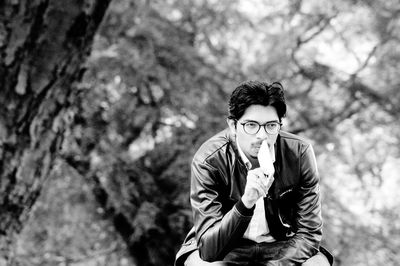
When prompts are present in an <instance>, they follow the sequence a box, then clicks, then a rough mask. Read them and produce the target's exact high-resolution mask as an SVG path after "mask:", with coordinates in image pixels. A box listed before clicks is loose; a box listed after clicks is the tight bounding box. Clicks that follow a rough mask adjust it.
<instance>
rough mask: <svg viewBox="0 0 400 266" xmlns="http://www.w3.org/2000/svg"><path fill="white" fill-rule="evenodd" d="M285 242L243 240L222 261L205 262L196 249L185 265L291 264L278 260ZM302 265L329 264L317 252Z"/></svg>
mask: <svg viewBox="0 0 400 266" xmlns="http://www.w3.org/2000/svg"><path fill="white" fill-rule="evenodd" d="M284 244H285V241H277V242H273V243H255V242H253V241H250V240H243V241H241V243H240V244H238V245H237V247H236V248H234V249H232V250H231V251H230V252H229V253H228V254H227V255H226V256H225V257H224V259H223V260H222V261H215V262H206V261H203V260H202V259H201V258H200V256H199V253H198V251H197V250H196V251H195V252H193V253H192V254H190V255H189V256H188V258H187V259H186V261H185V266H210V265H213V266H217V265H218V266H233V265H251V266H261V265H267V266H292V265H295V264H291V263H288V262H279V260H277V259H278V253H279V251H280V250H281V248H282V247H283V245H284ZM301 265H302V266H329V265H330V263H329V262H328V260H327V258H326V257H325V256H324V255H323V254H322V253H318V254H316V255H315V256H313V257H311V258H310V259H308V260H307V261H306V262H304V263H303V264H301Z"/></svg>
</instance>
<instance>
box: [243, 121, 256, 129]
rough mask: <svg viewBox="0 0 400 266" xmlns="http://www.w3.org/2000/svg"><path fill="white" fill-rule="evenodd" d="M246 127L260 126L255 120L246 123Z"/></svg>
mask: <svg viewBox="0 0 400 266" xmlns="http://www.w3.org/2000/svg"><path fill="white" fill-rule="evenodd" d="M246 127H248V128H256V127H258V124H257V123H254V122H248V123H246Z"/></svg>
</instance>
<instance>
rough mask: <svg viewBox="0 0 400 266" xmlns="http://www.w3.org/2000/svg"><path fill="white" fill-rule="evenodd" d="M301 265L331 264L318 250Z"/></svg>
mask: <svg viewBox="0 0 400 266" xmlns="http://www.w3.org/2000/svg"><path fill="white" fill-rule="evenodd" d="M301 265H302V266H330V265H331V264H330V263H329V261H328V259H327V258H326V257H325V255H324V254H322V253H321V252H318V253H317V254H316V255H314V256H313V257H311V258H309V259H308V260H306V261H305V262H304V263H303V264H301Z"/></svg>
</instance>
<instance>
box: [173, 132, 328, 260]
mask: <svg viewBox="0 0 400 266" xmlns="http://www.w3.org/2000/svg"><path fill="white" fill-rule="evenodd" d="M275 151H276V154H275V162H274V167H275V174H274V179H275V180H274V182H273V184H272V186H271V188H270V189H269V192H268V195H267V197H265V198H264V207H265V216H266V219H267V222H268V227H269V229H270V233H271V235H272V236H273V237H274V238H275V239H276V240H287V241H286V246H285V247H284V248H283V249H282V254H280V257H282V258H284V259H285V260H286V261H287V262H288V263H286V264H285V263H284V264H283V265H296V264H301V263H302V262H304V261H305V260H307V259H308V258H310V257H311V256H313V255H315V254H316V253H317V252H318V250H319V243H320V241H321V238H322V217H321V202H320V191H319V175H318V171H317V166H316V160H315V155H314V151H313V149H312V146H311V145H310V144H309V143H308V142H307V141H305V140H304V139H302V138H300V137H298V136H296V135H293V134H290V133H287V132H284V131H281V132H280V133H279V135H278V138H277V141H276V143H275ZM191 169H192V170H191V171H192V173H191V192H190V199H191V206H192V210H193V218H194V227H193V228H192V230H190V232H189V234H188V235H187V237H186V239H185V241H184V243H183V245H182V247H181V249H180V250H179V251H178V253H177V256H176V265H180V263H182V262H181V261H182V259H183V258H185V254H189V253H190V252H191V251H193V250H195V249H196V248H197V249H198V250H199V253H200V257H201V258H202V259H203V260H205V261H217V260H222V259H223V258H224V256H225V255H226V254H227V253H228V252H229V250H231V249H232V248H233V247H234V244H235V243H237V241H238V240H240V239H241V238H242V237H243V234H244V232H245V231H246V229H247V227H248V224H249V222H250V220H251V217H252V215H253V212H254V207H253V208H252V209H247V208H246V207H245V206H244V204H243V202H242V201H241V196H242V195H243V193H244V188H245V185H246V176H247V171H248V170H247V168H246V166H245V165H244V163H243V161H242V159H241V158H240V156H239V153H238V150H237V146H236V141H235V138H234V136H232V135H231V133H230V131H229V129H226V130H224V131H222V132H220V133H218V134H217V135H215V136H214V137H212V138H211V139H209V140H208V141H206V142H205V143H204V144H203V145H202V146H201V147H200V148H199V150H198V151H197V153H196V154H195V156H194V158H193V161H192V167H191ZM276 265H281V264H276Z"/></svg>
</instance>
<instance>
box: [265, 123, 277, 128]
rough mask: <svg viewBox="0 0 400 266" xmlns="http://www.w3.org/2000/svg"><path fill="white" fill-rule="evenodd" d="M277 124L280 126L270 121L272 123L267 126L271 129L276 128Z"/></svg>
mask: <svg viewBox="0 0 400 266" xmlns="http://www.w3.org/2000/svg"><path fill="white" fill-rule="evenodd" d="M277 126H278V124H277V123H270V124H267V128H269V129H275V128H276V127H277Z"/></svg>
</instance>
